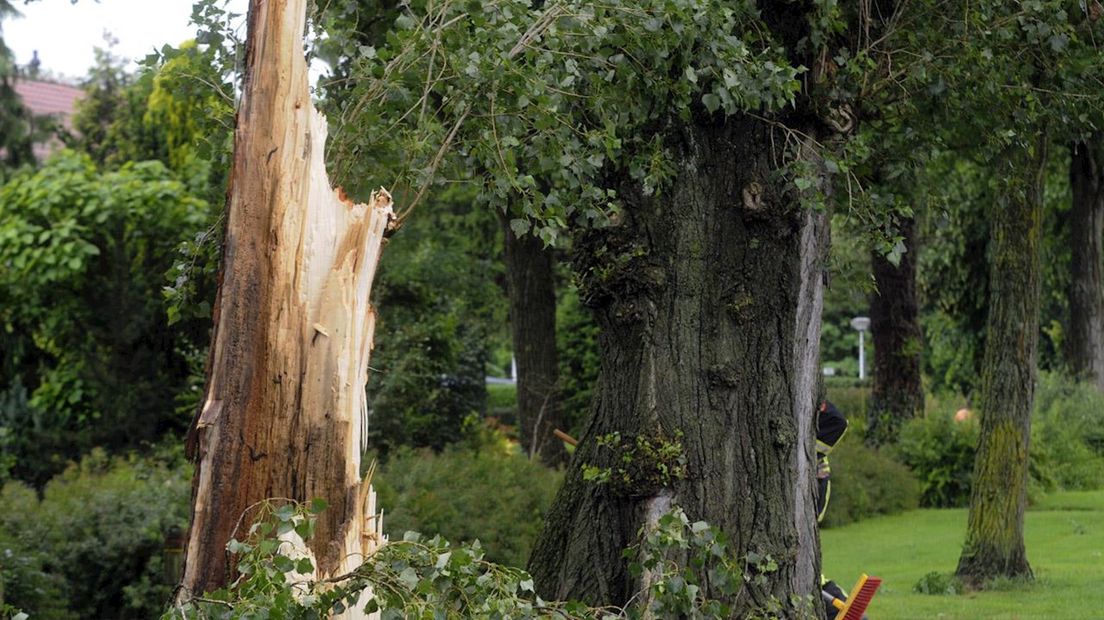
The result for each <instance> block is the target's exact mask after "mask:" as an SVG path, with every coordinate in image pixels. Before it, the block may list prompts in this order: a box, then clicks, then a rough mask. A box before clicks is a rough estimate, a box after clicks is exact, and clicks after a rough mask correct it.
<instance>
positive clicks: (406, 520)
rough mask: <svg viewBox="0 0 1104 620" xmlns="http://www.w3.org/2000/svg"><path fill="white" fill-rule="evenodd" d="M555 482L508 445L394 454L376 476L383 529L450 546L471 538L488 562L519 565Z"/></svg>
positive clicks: (557, 479)
mask: <svg viewBox="0 0 1104 620" xmlns="http://www.w3.org/2000/svg"><path fill="white" fill-rule="evenodd" d="M561 479H562V473H560V472H558V471H554V470H550V469H548V468H546V467H544V466H543V465H540V464H539V463H537V462H536V461H530V460H528V459H526V458H524V457H522V456H521V455H520V454H518V453H517V451H516V448H514V447H512V446H510V445H509V444H500V445H498V446H483V447H482V449H480V450H479V451H478V452H476V451H472V450H466V449H459V448H452V449H449V450H446V451H444V452H443V453H440V454H434V453H433V452H431V451H428V450H410V449H407V448H403V449H400V450H398V451H396V452H395V453H393V454H392V455H391V458H390V459H389V460H388V461H387V463H386V464H385V465H384V466H383V467H382V468H381V470H380V471H379V472H377V474H376V477H375V480H374V481H373V484H375V485H376V488H377V490H378V492H379V500H380V504H379V505H380V506H383V507H385V508H387V509H390V510H392V511H391V512H388V513H387V514H386V515H385V517H384V521H383V524H384V528H385V530H386V532H387V533H388V534H389V535H391V536H398V537H401V536H402V534H403V532H405V531H408V530H412V531H418V532H421V533H424V534H428V535H435V534H440V535H442V536H445V537H446V538H449V539H451V540H455V541H461V540H463V541H472V540H475V539H478V540H479V541H480V542H482V543H483V546H484V548H485V549H486V551H487V558H488V559H489V560H492V561H495V562H499V563H502V564H507V565H511V566H524V565H525V561H526V560H527V559H528V556H529V550H530V548H531V547H532V544H533V541H534V539H535V538H536V535H537V533H538V532H539V530H540V527H541V522H542V519H543V516H544V513H545V511H546V510H547V509H548V506H549V505H550V504H551V503H552V497H553V495H554V494H555V492H556V488H557V487H558V486H559V484H560V481H561Z"/></svg>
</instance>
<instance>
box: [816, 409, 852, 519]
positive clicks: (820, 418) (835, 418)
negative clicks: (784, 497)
mask: <svg viewBox="0 0 1104 620" xmlns="http://www.w3.org/2000/svg"><path fill="white" fill-rule="evenodd" d="M846 432H847V418H845V417H843V414H842V413H840V411H839V409H836V406H835V405H833V404H832V403H830V402H828V401H823V402H822V403H820V407H819V408H818V410H817V435H816V452H817V523H820V522H821V521H823V520H824V512H825V511H826V510H827V509H828V500H829V499H831V497H832V468H831V466H830V465H829V463H828V454H830V453H831V452H832V448H835V447H836V444H837V443H838V442H839V440H840V439H841V438H843V435H844V433H846Z"/></svg>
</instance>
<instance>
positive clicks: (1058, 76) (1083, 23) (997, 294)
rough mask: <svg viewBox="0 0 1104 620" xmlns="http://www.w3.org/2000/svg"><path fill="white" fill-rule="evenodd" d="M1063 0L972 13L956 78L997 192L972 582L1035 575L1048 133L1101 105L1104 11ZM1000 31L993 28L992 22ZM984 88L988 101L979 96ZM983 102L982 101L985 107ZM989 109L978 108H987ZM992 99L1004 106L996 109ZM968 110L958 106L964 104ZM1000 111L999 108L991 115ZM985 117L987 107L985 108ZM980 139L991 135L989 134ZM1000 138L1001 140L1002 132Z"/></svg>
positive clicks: (968, 554)
mask: <svg viewBox="0 0 1104 620" xmlns="http://www.w3.org/2000/svg"><path fill="white" fill-rule="evenodd" d="M1067 9H1068V7H1067V5H1066V4H1065V3H1063V2H1057V1H1056V2H1040V3H1025V4H1019V5H1014V4H1008V3H1003V2H994V3H991V4H989V3H986V5H985V6H984V7H983V9H982V10H981V11H980V13H981V14H980V15H979V14H976V13H972V14H971V15H970V16H966V17H964V18H954V19H956V20H957V19H963V21H962V23H961V26H960V27H961V28H962V29H964V30H965V31H967V32H974V33H976V36H974V37H972V39H971V40H970V41H969V43H968V45H965V46H964V49H965V51H964V53H963V56H962V59H963V60H964V61H965V62H962V63H961V64H960V65H959V69H958V71H957V75H956V76H955V78H954V79H957V80H962V79H965V80H967V81H963V82H960V83H961V84H972V85H973V90H972V91H963V92H965V93H971V94H972V96H973V98H974V103H973V104H972V109H973V111H974V114H975V115H976V118H977V120H976V121H975V123H979V124H981V125H982V126H984V125H985V124H987V123H989V122H992V121H993V120H995V121H996V122H997V123H999V124H1000V126H1001V130H1000V131H998V132H997V133H996V134H995V136H994V135H993V134H990V137H989V138H987V145H986V146H987V149H985V150H988V151H989V152H991V153H994V154H995V156H994V157H992V159H991V161H992V162H993V164H992V167H993V169H992V176H993V181H992V183H994V184H995V185H996V189H997V200H996V201H995V202H994V207H995V209H994V210H993V211H992V212H991V214H990V216H989V219H990V232H991V238H990V242H989V269H990V271H989V287H990V288H989V291H990V299H989V312H988V317H987V322H986V343H985V353H984V359H983V362H982V367H981V389H980V395H979V396H980V397H979V401H980V408H981V416H982V421H981V436H980V439H979V445H978V453H977V456H976V460H975V466H974V482H973V488H972V491H971V497H970V517H969V522H968V528H967V533H966V542H965V544H964V546H963V550H962V555H961V557H960V558H959V564H958V570H957V573H958V575H959V576H960V577H961V578H963V579H964V580H966V581H969V582H971V583H974V584H979V585H980V584H983V583H985V582H986V581H988V580H989V579H992V578H994V577H1000V576H1007V577H1022V578H1030V577H1031V576H1032V572H1031V567H1030V565H1029V564H1028V561H1027V555H1026V551H1025V544H1024V538H1023V527H1024V509H1025V506H1026V503H1027V479H1028V465H1029V460H1028V455H1029V447H1030V433H1031V411H1032V408H1033V405H1034V388H1035V380H1036V374H1037V365H1038V360H1037V352H1038V342H1039V333H1038V331H1039V309H1040V281H1041V275H1040V272H1041V270H1040V264H1039V260H1040V258H1039V250H1040V236H1041V231H1042V225H1043V224H1042V221H1043V218H1042V214H1043V179H1044V170H1045V167H1046V163H1047V145H1048V141H1049V140H1053V139H1063V140H1064V139H1068V136H1070V135H1071V134H1073V135H1078V134H1080V133H1081V132H1082V131H1083V130H1084V126H1085V125H1091V121H1092V120H1093V119H1096V120H1099V118H1100V117H1101V112H1102V110H1101V108H1100V106H1099V105H1096V104H1094V103H1088V104H1086V103H1085V102H1086V101H1088V102H1093V101H1094V100H1095V99H1097V98H1096V97H1095V96H1094V95H1088V94H1087V93H1096V92H1098V89H1099V84H1100V65H1101V63H1100V60H1101V54H1100V51H1099V49H1098V47H1097V44H1096V43H1095V41H1096V40H1097V39H1098V37H1099V34H1098V33H1097V32H1095V31H1094V30H1099V28H1100V25H1099V24H1098V23H1097V22H1098V21H1099V12H1098V11H1097V9H1096V8H1090V7H1088V6H1087V5H1082V6H1081V7H1080V10H1075V11H1074V12H1072V13H1071V12H1067ZM990 26H992V27H990ZM979 95H982V96H983V99H979V98H977V97H978V96H979ZM982 101H985V103H982ZM979 104H981V105H979ZM994 104H996V105H994ZM960 111H961V110H960ZM994 111H995V112H996V113H992V112H994ZM987 112H988V113H987ZM982 135H984V134H982ZM994 138H995V139H994Z"/></svg>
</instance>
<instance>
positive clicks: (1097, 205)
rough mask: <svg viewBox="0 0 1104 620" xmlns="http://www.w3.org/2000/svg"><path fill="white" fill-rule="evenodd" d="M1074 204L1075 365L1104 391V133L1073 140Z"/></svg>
mask: <svg viewBox="0 0 1104 620" xmlns="http://www.w3.org/2000/svg"><path fill="white" fill-rule="evenodd" d="M1070 185H1071V186H1072V189H1073V210H1072V211H1070V214H1069V231H1070V249H1071V251H1072V252H1073V256H1072V257H1071V261H1070V288H1069V306H1070V308H1069V312H1070V320H1069V335H1068V337H1067V338H1066V357H1067V359H1068V361H1069V364H1070V367H1071V369H1072V370H1073V371H1074V372H1075V373H1077V374H1078V375H1079V376H1081V377H1082V378H1083V379H1086V380H1088V381H1091V382H1092V383H1093V384H1094V385H1096V387H1097V389H1099V390H1102V391H1104V273H1102V270H1104V248H1102V247H1101V245H1102V244H1104V134H1102V133H1096V134H1094V135H1093V136H1092V137H1091V138H1090V139H1089V140H1087V141H1086V142H1080V143H1077V144H1075V145H1074V146H1073V149H1072V153H1071V155H1070Z"/></svg>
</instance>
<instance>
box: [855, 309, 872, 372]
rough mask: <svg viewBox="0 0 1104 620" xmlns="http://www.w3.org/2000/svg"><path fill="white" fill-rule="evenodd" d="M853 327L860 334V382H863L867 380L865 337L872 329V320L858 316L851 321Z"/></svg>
mask: <svg viewBox="0 0 1104 620" xmlns="http://www.w3.org/2000/svg"><path fill="white" fill-rule="evenodd" d="M851 327H853V328H854V329H855V331H857V332H859V380H860V381H862V380H863V379H865V378H866V350H865V349H866V347H865V346H863V345H864V344H865V341H864V338H863V336H864V335H865V334H866V330H867V329H869V328H870V319H869V318H867V317H865V316H857V317H855V318H853V319H851Z"/></svg>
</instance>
